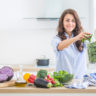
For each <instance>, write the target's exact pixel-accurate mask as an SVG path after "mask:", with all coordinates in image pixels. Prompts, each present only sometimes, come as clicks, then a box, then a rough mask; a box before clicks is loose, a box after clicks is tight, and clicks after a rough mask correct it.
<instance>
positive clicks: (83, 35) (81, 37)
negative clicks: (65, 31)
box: [76, 32, 90, 40]
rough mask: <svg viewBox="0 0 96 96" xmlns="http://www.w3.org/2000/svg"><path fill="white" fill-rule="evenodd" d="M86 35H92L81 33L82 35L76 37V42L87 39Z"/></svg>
mask: <svg viewBox="0 0 96 96" xmlns="http://www.w3.org/2000/svg"><path fill="white" fill-rule="evenodd" d="M85 35H90V33H88V32H81V33H80V34H78V35H77V36H76V40H81V39H83V38H84V39H87V38H86V37H85Z"/></svg>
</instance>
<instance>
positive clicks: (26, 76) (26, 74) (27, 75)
mask: <svg viewBox="0 0 96 96" xmlns="http://www.w3.org/2000/svg"><path fill="white" fill-rule="evenodd" d="M30 75H31V74H30V73H25V74H24V75H23V79H24V80H25V81H26V82H28V79H29V76H30Z"/></svg>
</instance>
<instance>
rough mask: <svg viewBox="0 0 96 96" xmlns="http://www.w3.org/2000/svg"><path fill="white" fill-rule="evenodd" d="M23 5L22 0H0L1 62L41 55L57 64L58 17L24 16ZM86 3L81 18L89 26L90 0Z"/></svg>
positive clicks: (27, 60)
mask: <svg viewBox="0 0 96 96" xmlns="http://www.w3.org/2000/svg"><path fill="white" fill-rule="evenodd" d="M65 2H66V1H65ZM77 3H79V1H78V2H77ZM21 5H22V0H0V64H33V62H34V60H35V59H36V58H40V57H41V56H42V55H46V56H47V58H49V59H51V61H52V62H51V63H52V64H55V63H54V61H55V56H54V53H53V50H52V47H51V40H52V38H53V36H55V34H56V26H57V21H37V20H36V19H24V18H23V14H22V10H23V9H22V6H21ZM64 5H65V3H64ZM84 5H86V7H85V9H84V11H83V10H82V11H83V13H84V15H86V16H85V17H86V18H85V17H84V18H81V20H82V22H83V25H84V28H85V29H86V30H89V29H90V27H89V0H86V2H84ZM80 7H82V5H80V6H79V8H80ZM23 11H24V10H23Z"/></svg>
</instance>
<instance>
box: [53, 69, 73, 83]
mask: <svg viewBox="0 0 96 96" xmlns="http://www.w3.org/2000/svg"><path fill="white" fill-rule="evenodd" d="M73 76H74V75H73V74H69V73H68V72H66V71H64V70H63V71H61V70H60V71H59V72H54V73H53V77H54V78H55V79H57V80H58V81H59V82H60V83H63V84H64V83H68V82H69V81H71V80H72V79H73Z"/></svg>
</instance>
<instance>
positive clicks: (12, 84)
mask: <svg viewBox="0 0 96 96" xmlns="http://www.w3.org/2000/svg"><path fill="white" fill-rule="evenodd" d="M14 85H15V80H10V81H6V82H3V83H0V88H3V87H10V86H14Z"/></svg>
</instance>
